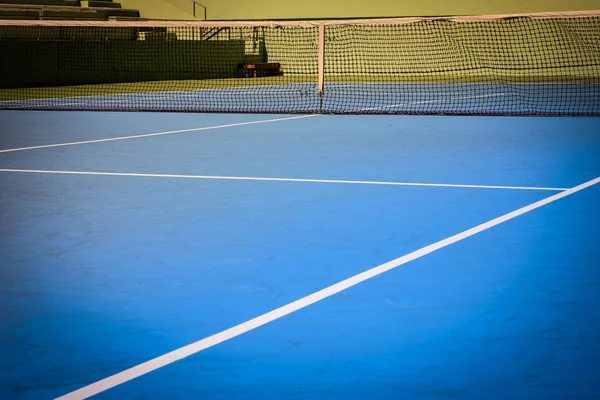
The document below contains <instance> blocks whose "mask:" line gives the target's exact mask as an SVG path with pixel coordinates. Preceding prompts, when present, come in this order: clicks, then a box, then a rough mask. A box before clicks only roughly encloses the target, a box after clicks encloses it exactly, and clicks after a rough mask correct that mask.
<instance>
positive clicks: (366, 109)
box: [350, 93, 506, 112]
mask: <svg viewBox="0 0 600 400" xmlns="http://www.w3.org/2000/svg"><path fill="white" fill-rule="evenodd" d="M497 96H506V93H492V94H481V95H477V96H462V97H449V98H446V99H435V100H423V101H413V102H410V103H401V104H392V105H389V106H379V107H372V108H360V109H358V110H351V111H350V112H353V111H373V110H381V109H382V108H394V107H403V106H411V105H415V104H428V103H441V102H444V101H451V100H468V99H479V98H483V97H497Z"/></svg>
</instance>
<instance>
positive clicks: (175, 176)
mask: <svg viewBox="0 0 600 400" xmlns="http://www.w3.org/2000/svg"><path fill="white" fill-rule="evenodd" d="M0 172H17V173H18V172H21V173H32V174H62V175H99V176H126V177H146V178H173V179H219V180H232V181H266V182H306V183H341V184H350V185H389V186H427V187H452V188H473V189H511V190H545V191H563V190H567V189H566V188H553V187H537V186H497V185H464V184H458V183H419V182H386V181H354V180H341V179H303V178H268V177H256V176H219V175H179V174H143V173H132V172H96V171H60V170H57V171H54V170H41V169H9V168H0Z"/></svg>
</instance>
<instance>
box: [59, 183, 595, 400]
mask: <svg viewBox="0 0 600 400" xmlns="http://www.w3.org/2000/svg"><path fill="white" fill-rule="evenodd" d="M599 182H600V177H598V178H596V179H592V180H591V181H588V182H585V183H583V184H581V185H579V186H575V187H574V188H571V189H568V190H565V191H563V192H561V193H557V194H555V195H553V196H550V197H546V198H545V199H543V200H540V201H537V202H535V203H532V204H529V205H528V206H525V207H522V208H519V209H518V210H515V211H512V212H510V213H508V214H504V215H502V216H500V217H498V218H495V219H492V220H490V221H488V222H485V223H483V224H481V225H477V226H475V227H473V228H471V229H467V230H466V231H463V232H460V233H457V234H456V235H454V236H450V237H448V238H446V239H443V240H440V241H439V242H436V243H433V244H430V245H429V246H425V247H423V248H421V249H419V250H416V251H413V252H412V253H409V254H406V255H404V256H402V257H399V258H396V259H395V260H391V261H388V262H387V263H385V264H381V265H378V266H377V267H374V268H372V269H369V270H367V271H365V272H362V273H360V274H357V275H354V276H352V277H350V278H348V279H345V280H343V281H341V282H338V283H336V284H334V285H331V286H329V287H326V288H325V289H322V290H319V291H318V292H315V293H312V294H309V295H308V296H306V297H303V298H301V299H299V300H296V301H294V302H292V303H289V304H286V305H284V306H282V307H279V308H277V309H275V310H272V311H269V312H267V313H265V314H262V315H260V316H258V317H256V318H253V319H251V320H249V321H246V322H243V323H241V324H239V325H236V326H234V327H232V328H229V329H226V330H224V331H221V332H219V333H216V334H214V335H212V336H209V337H207V338H204V339H201V340H198V341H197V342H194V343H192V344H189V345H187V346H184V347H181V348H179V349H177V350H174V351H171V352H169V353H166V354H164V355H162V356H159V357H156V358H154V359H152V360H149V361H146V362H144V363H142V364H139V365H136V366H135V367H132V368H129V369H127V370H125V371H122V372H119V373H117V374H115V375H112V376H109V377H108V378H104V379H102V380H100V381H98V382H95V383H92V384H90V385H88V386H84V387H82V388H81V389H78V390H75V391H73V392H71V393H68V394H66V395H64V396H61V397H58V398H57V399H56V400H75V399H86V398H88V397H91V396H94V395H96V394H98V393H102V392H104V391H107V390H109V389H111V388H113V387H115V386H118V385H121V384H123V383H125V382H128V381H131V380H133V379H135V378H138V377H140V376H142V375H145V374H147V373H149V372H152V371H154V370H157V369H159V368H162V367H164V366H167V365H169V364H172V363H174V362H176V361H179V360H181V359H184V358H186V357H189V356H191V355H193V354H196V353H199V352H201V351H203V350H206V349H208V348H210V347H213V346H216V345H217V344H219V343H223V342H225V341H227V340H229V339H233V338H235V337H237V336H240V335H243V334H244V333H247V332H249V331H251V330H254V329H256V328H259V327H261V326H263V325H266V324H268V323H270V322H273V321H275V320H277V319H280V318H283V317H285V316H286V315H289V314H292V313H293V312H296V311H298V310H301V309H303V308H306V307H308V306H310V305H312V304H314V303H316V302H318V301H321V300H324V299H326V298H328V297H331V296H333V295H335V294H337V293H339V292H341V291H343V290H346V289H348V288H351V287H352V286H356V285H358V284H359V283H362V282H364V281H367V280H369V279H371V278H374V277H376V276H378V275H381V274H383V273H384V272H387V271H390V270H392V269H395V268H398V267H399V266H401V265H404V264H406V263H408V262H411V261H414V260H416V259H418V258H421V257H424V256H426V255H428V254H430V253H433V252H434V251H437V250H440V249H442V248H444V247H447V246H450V245H451V244H454V243H456V242H460V241H461V240H464V239H467V238H469V237H471V236H474V235H476V234H478V233H481V232H483V231H486V230H488V229H490V228H493V227H494V226H496V225H500V224H502V223H504V222H507V221H510V220H511V219H514V218H516V217H518V216H520V215H523V214H526V213H528V212H530V211H533V210H535V209H538V208H540V207H543V206H545V205H547V204H550V203H553V202H555V201H557V200H560V199H562V198H564V197H567V196H570V195H572V194H574V193H577V192H579V191H581V190H583V189H585V188H588V187H590V186H592V185H595V184H597V183H599Z"/></svg>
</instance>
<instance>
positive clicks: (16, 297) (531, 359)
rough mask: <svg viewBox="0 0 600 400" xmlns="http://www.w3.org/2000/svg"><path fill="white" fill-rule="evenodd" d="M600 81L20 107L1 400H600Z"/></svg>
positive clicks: (176, 96) (209, 93)
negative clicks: (599, 309)
mask: <svg viewBox="0 0 600 400" xmlns="http://www.w3.org/2000/svg"><path fill="white" fill-rule="evenodd" d="M594 26H596V25H594ZM592 32H593V31H592ZM271 54H273V52H271ZM597 71H598V68H597V66H595V65H592V66H589V67H586V70H585V72H586V74H585V77H584V78H582V81H581V82H578V83H573V82H570V83H567V82H565V81H564V80H563V79H559V81H560V82H554V83H550V82H541V81H542V79H539V80H534V81H532V82H529V83H516V82H506V81H504V83H502V82H499V81H498V82H494V83H493V84H486V83H474V82H472V83H465V82H457V81H456V80H452V79H451V81H452V83H448V82H446V83H444V82H439V80H440V79H439V77H437V78H436V79H435V80H436V82H430V83H427V84H424V83H415V82H413V83H399V82H376V81H375V79H373V80H372V81H371V82H364V83H357V82H349V83H343V82H341V80H337V81H336V82H333V83H329V84H328V83H327V79H326V78H325V79H322V80H321V81H320V83H316V84H312V83H298V82H297V83H292V82H291V81H292V80H293V78H292V77H290V76H285V75H284V76H283V77H281V78H282V79H283V80H284V81H283V82H284V83H285V85H274V86H273V87H272V89H273V91H272V92H269V88H270V87H271V86H269V85H264V84H262V85H252V84H248V85H247V87H228V88H227V87H222V86H223V85H227V84H226V83H223V82H221V83H219V85H221V87H218V86H215V87H213V88H212V89H211V88H202V89H194V90H190V89H186V88H185V86H186V84H183V85H182V86H183V87H178V88H177V89H176V90H168V89H169V87H170V88H171V89H173V87H174V86H173V85H171V86H169V85H170V84H165V85H163V86H162V90H152V93H150V92H148V91H146V92H143V93H142V91H141V90H139V89H140V88H141V86H137V87H135V88H134V89H135V90H125V91H128V93H116V92H115V91H119V90H121V89H118V90H113V89H114V88H115V86H110V84H107V83H103V84H101V85H99V86H95V89H94V90H92V89H90V88H89V87H78V86H69V87H65V88H66V89H62V88H59V89H57V88H53V87H43V88H24V89H20V88H16V89H15V88H7V89H5V90H0V94H1V95H2V102H0V109H1V110H0V183H1V187H2V190H1V191H0V219H1V221H2V223H1V225H0V243H2V251H1V252H0V265H1V267H0V306H1V307H0V355H1V357H0V398H2V399H49V398H60V399H83V398H89V397H93V398H98V399H164V398H175V399H258V398H261V399H427V400H429V399H446V398H448V399H450V398H452V399H469V400H470V399H478V400H479V399H507V398H508V399H547V400H551V399H561V400H562V399H590V398H594V397H595V396H596V394H597V393H598V391H599V390H600V384H599V383H598V379H597V377H598V376H600V363H599V362H598V360H599V359H600V318H598V317H599V313H598V307H597V304H598V303H599V302H600V274H599V272H598V271H599V270H598V267H600V246H599V245H598V244H599V243H600V210H599V209H598V204H600V185H599V184H600V157H599V154H600V135H599V132H600V119H598V118H597V115H598V114H600V109H599V105H600V90H599V87H598V84H599V82H598V77H600V74H595V73H596V72H597ZM553 73H554V74H556V72H553ZM440 76H442V75H440ZM351 78H353V77H352V76H350V78H349V79H350V81H351V80H352V79H351ZM274 79H278V78H266V80H265V81H264V82H271V81H273V80H274ZM285 79H288V81H285ZM298 81H299V80H298ZM248 82H260V80H256V81H253V80H252V79H249V80H248ZM323 83H325V85H324V88H325V90H323V91H321V92H319V90H318V89H319V86H320V85H322V84H323ZM125 85H127V84H125ZM143 85H148V84H146V83H144V84H143ZM117 87H120V88H123V87H124V86H117ZM147 87H148V86H146V88H147ZM109 88H112V89H109ZM110 90H113V92H112V93H107V92H108V91H110ZM288 105H289V107H288ZM225 106H227V107H229V108H230V109H231V110H233V111H236V112H230V113H226V112H218V111H222V109H223V107H225ZM165 107H166V108H169V109H171V111H198V109H199V107H200V108H202V111H214V112H202V113H186V112H183V113H182V112H164V110H163V109H164V108H165ZM211 107H212V108H211ZM315 108H317V109H315ZM288 109H289V110H292V109H293V110H294V111H297V112H292V111H289V112H287V111H286V110H288ZM51 110H62V111H51ZM65 110H78V111H65ZM90 110H94V111H90ZM115 110H121V111H128V112H116V111H115ZM137 110H143V111H153V112H132V111H137ZM302 110H304V111H305V112H300V111H302ZM308 110H315V111H314V112H307V111H308ZM319 110H321V111H322V112H319ZM237 111H246V112H245V113H239V112H237ZM249 111H252V112H249ZM370 112H373V113H388V112H391V113H395V114H397V115H362V114H369V113H370ZM330 113H333V114H338V113H341V114H344V113H349V114H357V113H358V114H359V115H330ZM401 114H485V116H475V115H469V116H462V115H452V116H445V115H401ZM494 114H503V115H504V114H510V115H512V116H496V115H494ZM533 115H536V116H533ZM543 115H552V116H543Z"/></svg>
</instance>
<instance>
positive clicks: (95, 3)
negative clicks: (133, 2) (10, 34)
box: [0, 0, 141, 20]
mask: <svg viewBox="0 0 600 400" xmlns="http://www.w3.org/2000/svg"><path fill="white" fill-rule="evenodd" d="M0 19H28V20H31V19H52V20H61V19H64V20H77V19H83V20H108V19H111V20H140V19H141V18H140V12H139V10H136V9H126V8H122V7H121V3H119V2H115V1H112V0H90V1H80V0H0Z"/></svg>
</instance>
